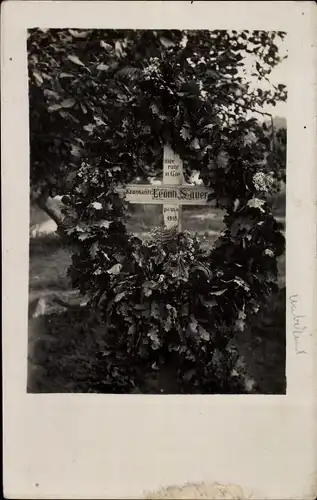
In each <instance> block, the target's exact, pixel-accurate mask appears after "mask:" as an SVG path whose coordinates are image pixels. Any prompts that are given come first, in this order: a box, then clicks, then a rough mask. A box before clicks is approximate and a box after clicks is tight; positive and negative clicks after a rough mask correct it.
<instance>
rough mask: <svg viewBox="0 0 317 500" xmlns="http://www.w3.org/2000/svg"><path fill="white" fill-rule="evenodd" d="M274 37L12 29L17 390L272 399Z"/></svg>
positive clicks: (281, 169) (277, 68)
mask: <svg viewBox="0 0 317 500" xmlns="http://www.w3.org/2000/svg"><path fill="white" fill-rule="evenodd" d="M286 41H287V33H285V32H283V31H254V30H243V31H235V30H210V31H208V30H150V29H148V30H147V29H145V30H133V29H126V30H115V29H89V28H87V29H76V28H69V29H66V28H63V29H48V28H45V29H43V28H41V27H38V28H33V29H29V30H28V32H27V55H28V85H29V90H28V92H29V127H30V128H29V133H30V242H29V327H28V380H27V391H28V392H31V393H102V394H107V393H112V394H113V393H114V394H285V393H286V375H285V356H286V354H285V353H286V324H285V315H286V313H285V300H286V294H285V202H286V142H287V122H286V106H287V84H286V81H285V72H283V68H284V66H285V61H286V60H287V45H286Z"/></svg>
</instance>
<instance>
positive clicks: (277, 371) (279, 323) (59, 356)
mask: <svg viewBox="0 0 317 500" xmlns="http://www.w3.org/2000/svg"><path fill="white" fill-rule="evenodd" d="M280 213H281V215H283V212H282V211H280ZM222 216H223V214H222V213H221V212H220V211H219V210H218V211H217V210H215V211H213V213H212V214H209V213H206V211H205V210H204V208H202V209H201V208H195V209H184V210H183V213H182V222H183V228H184V229H189V230H193V231H197V232H199V233H201V234H204V235H206V236H207V238H208V242H209V244H211V245H212V243H213V242H214V240H215V239H216V238H217V237H218V235H219V233H220V231H221V230H222V229H223V222H222ZM161 221H162V210H161V208H160V207H157V206H154V205H149V206H143V207H141V206H138V207H134V209H133V210H132V211H131V218H130V221H129V223H128V230H129V231H131V232H134V233H136V234H140V235H142V234H143V235H144V234H146V233H147V232H148V231H149V230H150V229H151V228H152V227H153V226H155V225H159V224H160V223H161ZM44 222H45V220H44ZM70 262H71V255H70V252H69V251H68V250H67V249H66V248H64V247H63V246H62V244H61V241H60V240H59V238H58V237H57V236H56V235H55V234H49V235H42V236H37V237H36V238H31V241H30V267H29V300H30V302H31V301H32V300H34V299H36V298H38V297H45V298H46V299H47V301H48V303H49V302H50V296H51V295H52V293H57V294H58V295H59V296H62V297H63V298H66V297H67V296H70V295H71V293H72V292H71V289H70V285H69V282H68V279H67V276H66V272H67V268H68V266H69V265H70ZM279 283H280V287H281V291H280V293H279V294H278V295H277V296H275V297H272V299H271V301H269V302H268V303H267V304H266V305H265V308H264V309H263V310H262V312H261V314H259V315H257V316H256V317H255V318H253V320H252V321H251V323H250V324H249V326H248V328H246V330H245V331H244V332H242V333H241V334H240V335H239V338H238V345H239V349H240V352H241V354H242V355H243V356H244V357H245V359H246V363H247V367H248V371H249V373H250V375H251V376H252V377H253V378H254V379H255V380H256V381H257V383H258V385H259V389H260V392H261V393H263V394H270V393H273V394H283V393H285V288H284V287H285V257H284V256H283V257H282V258H281V259H280V261H279ZM50 306H51V307H50V309H51V312H52V313H53V314H49V315H46V314H45V315H43V316H40V317H39V318H34V319H31V320H30V321H29V362H28V391H29V392H89V384H88V385H87V380H88V379H89V380H90V381H91V380H92V378H93V375H92V374H94V373H95V370H94V367H95V362H96V359H95V353H96V351H98V350H100V349H101V348H102V334H103V327H102V325H100V324H99V323H98V321H97V320H96V318H94V317H91V315H89V314H88V313H87V312H85V311H73V310H67V311H65V310H64V309H62V308H58V307H56V306H54V305H53V304H50Z"/></svg>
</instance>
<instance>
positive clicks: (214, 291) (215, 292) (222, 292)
mask: <svg viewBox="0 0 317 500" xmlns="http://www.w3.org/2000/svg"><path fill="white" fill-rule="evenodd" d="M226 291H227V288H223V289H222V290H209V292H208V293H209V294H210V295H223V294H224V293H225V292H226Z"/></svg>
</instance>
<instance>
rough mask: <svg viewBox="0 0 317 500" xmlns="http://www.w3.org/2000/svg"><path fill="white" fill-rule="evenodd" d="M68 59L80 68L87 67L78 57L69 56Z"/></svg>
mask: <svg viewBox="0 0 317 500" xmlns="http://www.w3.org/2000/svg"><path fill="white" fill-rule="evenodd" d="M67 59H69V60H70V61H71V62H72V63H74V64H77V65H78V66H85V65H84V63H83V62H82V61H81V60H80V59H79V57H77V56H73V55H70V56H67Z"/></svg>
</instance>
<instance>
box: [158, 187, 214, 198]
mask: <svg viewBox="0 0 317 500" xmlns="http://www.w3.org/2000/svg"><path fill="white" fill-rule="evenodd" d="M207 196H208V193H206V192H205V191H194V190H191V189H188V188H185V187H181V188H179V189H173V190H169V189H164V188H163V189H158V188H155V189H153V194H152V198H153V199H154V200H162V199H172V200H201V199H206V197H207Z"/></svg>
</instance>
